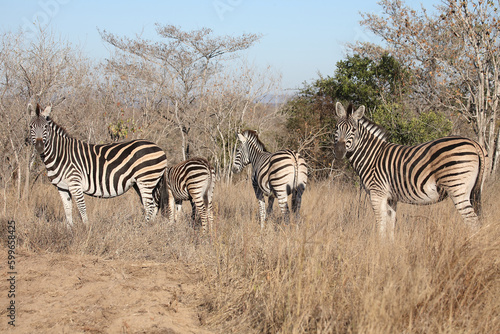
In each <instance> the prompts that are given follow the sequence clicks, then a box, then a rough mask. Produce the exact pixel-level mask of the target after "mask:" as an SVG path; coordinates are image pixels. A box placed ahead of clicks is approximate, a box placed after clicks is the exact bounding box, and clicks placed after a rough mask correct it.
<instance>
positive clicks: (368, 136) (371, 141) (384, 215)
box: [334, 102, 487, 238]
mask: <svg viewBox="0 0 500 334" xmlns="http://www.w3.org/2000/svg"><path fill="white" fill-rule="evenodd" d="M364 111H365V107H364V106H361V107H359V108H358V109H357V110H354V109H353V106H352V104H350V105H349V107H348V108H347V111H346V110H345V109H344V107H343V106H342V104H341V103H340V102H337V105H336V113H337V117H338V118H339V119H338V123H337V127H336V130H335V148H334V150H335V156H336V157H337V159H341V158H343V157H344V156H346V157H347V158H348V159H349V161H350V162H351V164H352V166H353V168H354V169H355V170H356V172H357V173H358V175H359V177H360V178H361V182H362V184H363V186H364V188H365V189H366V191H367V192H368V195H369V197H370V200H371V204H372V207H373V210H374V212H375V217H376V221H377V224H378V225H379V231H380V234H381V235H382V237H384V236H385V234H386V224H387V223H389V224H390V225H389V232H390V237H391V238H393V237H394V225H395V222H396V205H397V202H403V203H409V204H418V205H423V204H431V203H436V202H439V201H441V200H443V199H445V198H446V197H447V196H449V197H450V198H451V199H452V201H453V203H454V205H455V207H456V209H457V210H458V212H459V213H460V215H461V216H462V218H463V219H464V221H465V223H466V224H467V225H469V226H470V227H472V228H477V227H478V226H479V225H478V215H479V214H480V208H481V188H482V184H483V177H484V168H485V161H486V158H487V154H486V152H485V150H484V149H483V148H482V147H481V146H480V145H479V144H478V143H476V142H475V141H473V140H470V139H467V138H463V137H458V136H450V137H444V138H441V139H437V140H433V141H431V142H428V143H425V144H420V145H416V146H404V145H397V144H393V143H390V142H388V141H387V138H386V134H385V131H384V130H383V129H382V128H381V127H380V126H378V125H376V124H374V123H372V122H371V121H369V120H368V119H366V118H365V117H364Z"/></svg>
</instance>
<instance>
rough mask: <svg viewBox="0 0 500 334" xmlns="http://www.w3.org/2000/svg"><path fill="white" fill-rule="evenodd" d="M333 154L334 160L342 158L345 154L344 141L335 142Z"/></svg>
mask: <svg viewBox="0 0 500 334" xmlns="http://www.w3.org/2000/svg"><path fill="white" fill-rule="evenodd" d="M333 153H334V154H335V158H337V159H342V158H344V157H345V154H346V148H345V142H344V141H338V142H336V143H335V146H334V147H333Z"/></svg>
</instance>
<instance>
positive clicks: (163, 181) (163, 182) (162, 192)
mask: <svg viewBox="0 0 500 334" xmlns="http://www.w3.org/2000/svg"><path fill="white" fill-rule="evenodd" d="M167 171H168V170H167V169H165V171H164V172H163V175H162V176H161V178H160V181H158V185H157V187H159V191H158V194H159V196H160V201H159V202H160V203H159V205H160V212H161V215H162V216H163V217H167V216H168V211H167V210H168V190H167V187H168V185H167Z"/></svg>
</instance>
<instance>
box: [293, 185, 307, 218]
mask: <svg viewBox="0 0 500 334" xmlns="http://www.w3.org/2000/svg"><path fill="white" fill-rule="evenodd" d="M304 190H305V186H304V185H303V184H299V186H298V187H297V189H295V190H294V191H293V192H292V212H294V213H295V217H296V218H297V219H299V218H300V206H301V204H302V194H303V193H304Z"/></svg>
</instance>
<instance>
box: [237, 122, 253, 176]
mask: <svg viewBox="0 0 500 334" xmlns="http://www.w3.org/2000/svg"><path fill="white" fill-rule="evenodd" d="M246 133H247V132H246V131H245V132H243V134H246ZM243 134H241V133H238V141H239V144H238V148H237V149H236V154H235V155H234V160H233V173H239V172H241V171H242V170H243V168H244V167H245V166H246V165H248V164H249V163H250V157H249V154H248V138H247V137H246V136H245V135H243Z"/></svg>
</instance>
